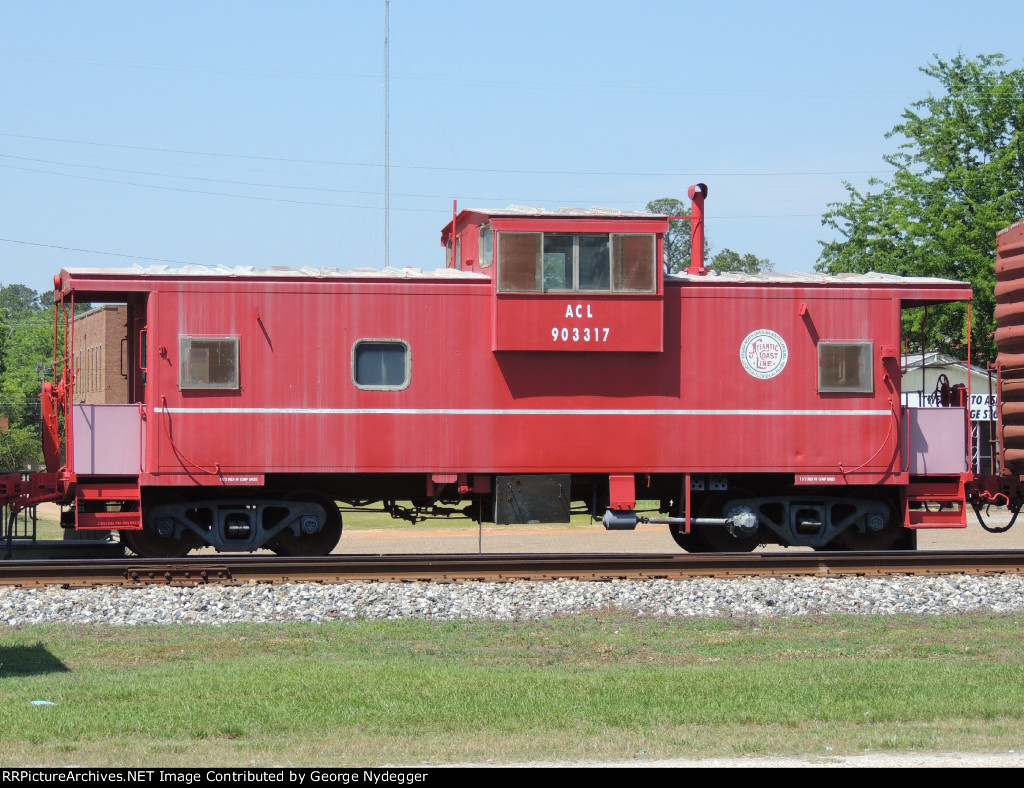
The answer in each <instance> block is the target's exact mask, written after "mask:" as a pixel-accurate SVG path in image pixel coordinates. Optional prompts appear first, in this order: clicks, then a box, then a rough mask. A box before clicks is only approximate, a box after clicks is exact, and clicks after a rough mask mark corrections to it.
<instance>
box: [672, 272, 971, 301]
mask: <svg viewBox="0 0 1024 788" xmlns="http://www.w3.org/2000/svg"><path fill="white" fill-rule="evenodd" d="M673 283H675V284H680V285H687V286H689V285H705V286H711V287H714V286H718V287H723V286H730V285H738V286H751V287H757V286H761V287H790V288H792V287H843V288H853V287H863V288H869V289H887V290H895V289H898V290H900V291H901V292H900V299H901V300H902V302H903V306H904V307H913V306H928V305H929V304H939V303H944V302H946V301H969V300H970V299H971V296H972V291H971V286H970V284H968V283H967V282H958V281H957V280H955V279H939V278H937V277H930V276H897V275H895V274H883V273H877V272H871V273H866V274H857V273H845V274H820V273H816V272H804V271H793V272H790V273H788V274H780V273H778V272H777V271H768V272H766V273H763V274H747V273H742V272H738V271H715V270H714V269H713V268H712V269H709V270H708V272H707V273H706V274H700V275H698V274H690V273H687V272H685V271H681V272H679V273H677V274H665V284H666V285H670V284H673Z"/></svg>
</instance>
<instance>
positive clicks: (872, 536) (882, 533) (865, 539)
mask: <svg viewBox="0 0 1024 788" xmlns="http://www.w3.org/2000/svg"><path fill="white" fill-rule="evenodd" d="M881 502H882V503H884V504H885V506H886V508H887V509H888V510H889V519H888V521H887V522H886V523H885V525H884V526H883V527H882V528H881V529H879V530H877V531H872V530H870V529H867V530H865V531H864V533H861V532H860V530H859V529H858V528H857V527H856V526H853V525H851V526H850V527H849V528H847V529H846V530H845V531H843V532H842V533H841V534H839V536H837V537H836V539H835V542H836V543H838V544H840V545H842V549H846V550H854V551H863V550H891V549H892V548H893V546H894V545H895V544H896V540H897V539H900V538H901V537H903V536H905V534H906V529H904V528H903V523H901V522H900V518H899V516H897V514H896V508H895V507H894V506H893V505H892V503H891V502H890V501H888V500H885V499H881Z"/></svg>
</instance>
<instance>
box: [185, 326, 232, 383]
mask: <svg viewBox="0 0 1024 788" xmlns="http://www.w3.org/2000/svg"><path fill="white" fill-rule="evenodd" d="M178 347H179V350H180V357H181V361H180V367H179V370H178V387H179V388H181V389H237V388H238V337H179V341H178Z"/></svg>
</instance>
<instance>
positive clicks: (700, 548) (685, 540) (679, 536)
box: [668, 525, 710, 553]
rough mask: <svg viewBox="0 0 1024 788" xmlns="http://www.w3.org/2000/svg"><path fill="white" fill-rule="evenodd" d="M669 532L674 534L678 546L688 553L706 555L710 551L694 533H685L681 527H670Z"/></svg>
mask: <svg viewBox="0 0 1024 788" xmlns="http://www.w3.org/2000/svg"><path fill="white" fill-rule="evenodd" d="M668 530H669V531H670V532H671V533H672V538H673V539H675V540H676V544H677V545H679V546H680V547H681V548H683V549H684V550H685V551H686V552H688V553H706V552H708V550H709V549H710V548H709V547H708V546H707V545H706V544H704V542H702V541H701V539H700V537H699V536H697V534H696V533H694V532H693V531H691V532H690V533H685V532H684V531H683V526H681V525H670V526H669V527H668Z"/></svg>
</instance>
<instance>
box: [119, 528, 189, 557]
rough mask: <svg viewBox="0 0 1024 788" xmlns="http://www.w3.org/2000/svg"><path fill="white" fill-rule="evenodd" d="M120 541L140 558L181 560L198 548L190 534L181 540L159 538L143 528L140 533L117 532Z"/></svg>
mask: <svg viewBox="0 0 1024 788" xmlns="http://www.w3.org/2000/svg"><path fill="white" fill-rule="evenodd" d="M118 534H119V535H120V537H121V541H122V542H124V544H125V545H126V546H127V547H128V549H129V550H131V551H132V552H133V553H135V554H136V555H138V556H141V557H142V558H182V557H184V556H186V555H188V554H189V553H190V552H191V551H192V550H193V549H195V548H196V547H199V546H200V545H201V542H200V540H199V538H198V537H197V536H196V535H195V534H192V533H183V534H182V535H181V539H170V538H168V537H166V536H160V535H159V534H156V533H154V532H153V531H151V530H150V529H149V527H148V526H145V525H144V526H143V528H142V530H141V531H118Z"/></svg>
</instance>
